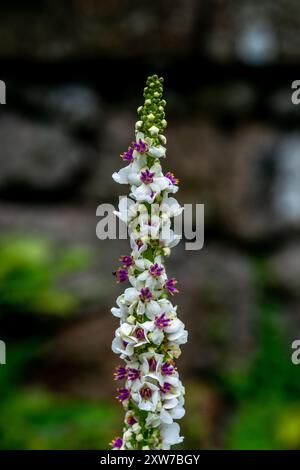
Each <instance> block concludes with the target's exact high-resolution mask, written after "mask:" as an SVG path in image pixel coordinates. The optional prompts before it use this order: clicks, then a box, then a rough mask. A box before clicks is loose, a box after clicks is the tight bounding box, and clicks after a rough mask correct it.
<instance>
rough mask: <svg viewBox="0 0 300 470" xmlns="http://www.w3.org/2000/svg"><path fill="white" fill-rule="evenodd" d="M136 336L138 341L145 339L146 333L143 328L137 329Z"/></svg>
mask: <svg viewBox="0 0 300 470" xmlns="http://www.w3.org/2000/svg"><path fill="white" fill-rule="evenodd" d="M134 334H135V337H136V338H137V339H145V333H144V330H143V328H136V330H135V332H134Z"/></svg>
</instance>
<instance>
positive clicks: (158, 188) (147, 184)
mask: <svg viewBox="0 0 300 470" xmlns="http://www.w3.org/2000/svg"><path fill="white" fill-rule="evenodd" d="M131 184H132V187H131V193H132V195H133V197H134V198H135V199H136V200H137V201H139V202H148V203H150V204H151V203H152V202H153V201H154V199H155V198H156V196H158V195H159V194H160V193H161V192H162V191H163V190H164V189H167V188H168V187H169V184H170V181H169V179H168V178H166V177H165V176H164V175H163V172H162V168H161V165H160V164H159V163H158V162H157V163H154V165H152V166H151V168H148V167H144V168H141V171H140V173H139V175H138V178H136V179H135V182H132V183H131Z"/></svg>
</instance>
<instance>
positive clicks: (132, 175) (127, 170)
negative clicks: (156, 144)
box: [112, 152, 146, 184]
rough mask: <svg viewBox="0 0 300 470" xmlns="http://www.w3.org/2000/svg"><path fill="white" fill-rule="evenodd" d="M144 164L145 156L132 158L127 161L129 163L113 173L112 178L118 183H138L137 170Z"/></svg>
mask: <svg viewBox="0 0 300 470" xmlns="http://www.w3.org/2000/svg"><path fill="white" fill-rule="evenodd" d="M136 153H137V152H136ZM145 165H146V156H145V155H141V156H140V158H138V159H134V160H133V161H132V162H131V163H129V165H127V166H125V167H123V168H121V170H119V171H118V172H115V173H113V175H112V178H113V180H114V181H115V182H116V183H119V184H138V182H139V172H140V170H141V168H143V166H145Z"/></svg>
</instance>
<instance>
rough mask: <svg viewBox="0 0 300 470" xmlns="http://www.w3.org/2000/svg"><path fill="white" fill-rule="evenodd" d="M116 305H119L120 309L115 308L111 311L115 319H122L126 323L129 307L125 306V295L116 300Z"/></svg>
mask: <svg viewBox="0 0 300 470" xmlns="http://www.w3.org/2000/svg"><path fill="white" fill-rule="evenodd" d="M116 303H117V305H118V308H116V307H113V308H112V309H111V313H112V314H113V315H114V317H117V318H120V319H121V320H122V321H124V320H125V318H126V317H127V315H128V306H127V305H125V302H124V295H123V294H122V295H119V297H118V298H117V300H116Z"/></svg>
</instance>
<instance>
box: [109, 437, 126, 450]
mask: <svg viewBox="0 0 300 470" xmlns="http://www.w3.org/2000/svg"><path fill="white" fill-rule="evenodd" d="M110 445H111V446H112V448H113V449H121V447H122V445H123V439H121V437H115V438H114V439H113V440H112V441H111V443H110Z"/></svg>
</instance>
